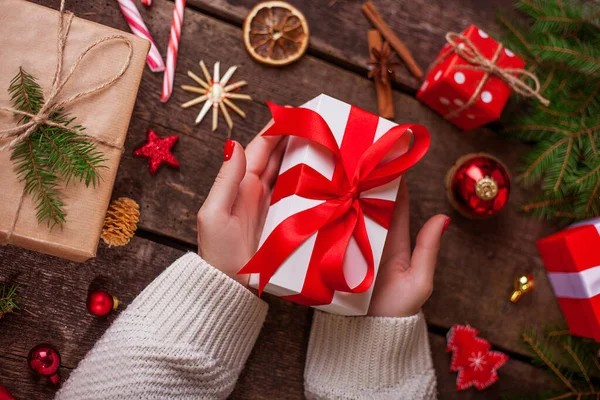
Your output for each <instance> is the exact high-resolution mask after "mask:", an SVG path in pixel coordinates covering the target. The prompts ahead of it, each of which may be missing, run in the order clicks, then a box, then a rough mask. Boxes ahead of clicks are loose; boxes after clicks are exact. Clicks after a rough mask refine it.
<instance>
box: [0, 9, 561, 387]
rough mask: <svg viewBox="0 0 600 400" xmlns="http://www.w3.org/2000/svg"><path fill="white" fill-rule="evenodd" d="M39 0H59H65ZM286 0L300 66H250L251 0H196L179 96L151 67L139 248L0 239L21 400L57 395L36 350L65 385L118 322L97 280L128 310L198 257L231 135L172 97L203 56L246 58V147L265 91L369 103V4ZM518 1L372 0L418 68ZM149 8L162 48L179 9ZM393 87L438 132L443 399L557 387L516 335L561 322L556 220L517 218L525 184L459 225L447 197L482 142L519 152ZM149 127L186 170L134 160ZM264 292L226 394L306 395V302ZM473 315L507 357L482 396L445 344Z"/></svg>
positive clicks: (137, 180) (140, 166)
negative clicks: (88, 256)
mask: <svg viewBox="0 0 600 400" xmlns="http://www.w3.org/2000/svg"><path fill="white" fill-rule="evenodd" d="M35 1H36V2H37V3H41V4H44V5H47V6H50V7H53V8H57V7H58V3H59V1H58V0H35ZM291 2H292V3H294V4H295V5H296V6H297V7H299V8H300V9H301V10H302V11H303V12H304V13H305V14H306V16H307V18H308V21H309V24H310V28H311V31H312V37H311V46H310V48H309V50H308V54H307V55H305V56H304V57H303V58H302V59H301V60H300V61H299V62H297V63H295V64H293V65H290V66H288V67H285V68H279V69H273V68H266V67H263V66H261V65H259V64H257V63H255V62H254V61H253V60H252V59H251V58H250V57H249V56H248V55H247V53H246V51H245V50H244V48H243V45H242V39H241V25H242V21H243V19H244V17H245V15H246V13H247V12H248V10H249V9H250V8H251V7H252V6H253V5H254V3H256V1H255V0H236V1H228V0H188V8H187V9H186V11H185V23H184V26H183V33H182V40H181V47H180V53H179V59H178V65H177V73H176V77H175V84H176V85H175V86H176V89H175V92H174V94H173V96H172V98H171V100H170V101H169V102H168V103H167V104H166V105H163V104H161V103H160V100H159V98H160V87H161V83H162V75H161V74H153V73H151V72H150V71H149V70H148V69H146V71H145V72H144V76H143V79H142V84H141V87H140V91H139V96H138V100H137V104H136V108H135V111H134V115H133V118H132V121H131V125H130V129H129V135H128V139H127V143H126V150H125V153H124V156H123V159H122V163H121V166H120V168H119V172H118V176H117V181H116V185H115V190H114V194H113V197H114V198H116V197H120V196H128V197H131V198H133V199H135V200H137V201H138V202H139V203H140V205H141V213H142V216H141V221H140V227H139V230H138V234H137V237H136V238H134V240H133V241H132V242H131V244H129V245H128V246H126V247H123V248H117V249H109V248H107V247H105V246H104V245H101V246H100V249H99V252H98V256H97V258H96V259H94V260H90V261H88V262H86V263H84V264H76V263H70V262H65V261H63V260H59V259H56V258H53V257H48V256H44V255H41V254H36V253H33V252H29V251H24V250H21V249H18V248H14V247H3V248H0V282H2V281H7V282H15V283H18V284H19V285H20V295H21V297H22V298H23V303H24V307H25V308H26V309H27V310H28V311H29V312H19V313H16V314H13V315H8V316H7V317H6V318H5V319H3V320H1V321H0V383H1V384H2V385H4V386H6V387H7V388H8V389H9V390H10V391H11V392H12V393H13V394H14V395H15V396H16V397H17V398H18V399H45V398H51V397H52V395H53V393H54V391H55V388H53V387H52V386H51V385H49V384H48V383H47V382H46V381H45V380H43V379H42V380H39V379H37V378H35V377H34V376H32V375H31V373H30V372H29V371H28V368H27V363H26V357H27V353H28V351H29V349H30V348H31V347H32V346H34V345H35V344H37V343H39V342H44V341H49V342H52V343H54V344H55V345H56V346H57V347H58V348H59V349H60V351H61V354H62V362H63V364H62V368H61V374H62V376H63V379H66V378H67V377H68V375H69V373H70V372H71V371H72V369H73V368H75V367H76V366H77V363H78V362H79V361H80V360H81V359H82V358H83V357H84V355H85V354H86V352H87V351H88V350H90V349H91V348H92V346H93V344H94V343H95V341H96V340H97V339H98V338H99V337H100V336H101V335H102V333H103V332H104V331H105V330H106V328H107V327H108V326H109V325H110V323H111V322H112V321H113V320H114V319H115V318H116V315H111V316H109V317H108V318H107V319H97V318H94V317H92V316H90V315H89V314H88V313H87V312H86V309H85V299H86V293H87V290H88V286H89V284H90V283H91V282H92V281H94V280H97V279H102V280H103V281H104V282H105V285H107V288H108V289H109V290H110V291H111V292H112V293H114V294H116V295H117V296H118V297H119V298H120V300H121V301H122V302H123V304H128V303H130V302H131V301H132V300H133V299H134V298H135V296H136V295H137V294H138V293H139V292H140V291H141V290H142V289H143V288H144V287H145V286H146V285H147V284H148V283H149V282H150V281H152V279H153V278H154V277H156V276H157V275H158V274H159V273H160V272H161V271H162V270H163V269H164V268H165V267H166V266H168V265H169V264H170V263H171V262H172V261H173V260H175V259H176V258H177V257H179V256H180V255H182V254H183V253H184V252H185V251H187V250H191V251H194V249H195V243H196V211H197V210H198V208H199V207H200V206H201V205H202V202H203V201H204V199H205V196H206V194H207V193H208V191H209V188H210V187H211V184H212V182H213V179H214V177H215V175H216V173H217V171H218V169H219V167H220V165H221V160H222V147H223V143H224V141H225V137H226V126H225V124H224V122H223V121H221V123H220V127H219V129H218V131H217V132H211V131H210V123H209V122H208V121H205V122H204V123H202V124H201V125H199V126H195V125H194V124H193V121H194V117H195V115H196V113H197V112H198V110H197V109H189V110H183V109H181V108H180V107H179V106H178V104H181V103H183V102H184V101H186V100H188V99H189V98H190V94H189V93H184V92H183V91H182V90H181V89H179V85H181V84H186V83H191V82H189V79H188V78H187V77H186V75H185V73H186V71H187V70H198V61H200V60H201V59H203V60H205V61H206V63H207V64H208V65H212V64H213V63H214V62H215V61H221V65H222V68H226V67H228V66H230V65H233V64H236V65H238V66H239V67H240V69H239V70H238V72H236V78H237V79H246V80H247V81H248V82H249V86H248V89H247V90H245V92H248V93H250V94H252V96H253V97H254V101H253V102H248V103H245V104H243V107H244V109H245V110H246V111H247V114H248V117H247V119H246V120H245V121H242V120H241V119H240V118H238V117H237V116H234V123H235V127H234V130H233V137H234V138H235V139H237V140H239V141H240V142H241V143H243V144H246V143H248V142H249V141H250V140H251V138H252V137H253V136H254V135H255V134H256V132H258V131H259V129H260V128H261V127H262V126H263V125H264V124H265V123H266V122H267V121H268V119H269V113H268V110H267V107H266V106H265V100H271V101H274V102H276V103H279V104H292V105H298V104H301V103H303V102H305V101H306V100H308V99H310V98H312V97H314V96H316V95H318V94H320V93H327V94H329V95H331V96H334V97H337V98H339V99H341V100H344V101H347V102H349V103H352V104H354V105H356V106H359V107H361V108H364V109H366V110H369V111H372V112H375V111H376V97H375V92H374V87H373V83H372V82H371V81H370V80H368V79H367V78H366V60H367V57H368V52H367V43H366V31H367V29H368V28H369V23H368V22H367V21H366V19H365V18H364V17H363V15H362V14H361V11H360V4H361V2H362V0H337V2H335V3H334V4H332V5H329V0H303V1H301V0H293V1H291ZM512 3H513V0H492V1H487V2H482V1H479V0H461V1H459V0H454V1H448V0H413V1H397V0H376V4H377V6H378V8H379V9H380V11H381V13H382V14H383V16H384V17H385V18H386V19H387V21H388V22H389V24H390V25H391V27H392V28H393V30H394V31H395V32H396V33H397V34H398V35H399V37H401V38H402V39H403V40H404V41H406V43H407V44H408V46H409V47H410V49H411V50H412V51H413V53H414V55H415V58H416V60H417V62H418V63H419V64H420V65H421V66H422V68H424V69H426V68H427V66H428V65H429V64H430V63H431V62H432V60H433V59H434V57H435V55H436V54H437V52H438V50H439V49H440V48H441V46H442V44H443V42H444V34H445V32H447V31H450V30H453V31H460V30H462V29H464V28H465V27H466V26H468V25H469V24H471V23H476V24H478V25H479V26H480V27H482V28H484V29H486V30H487V31H488V32H489V33H491V34H492V35H494V36H496V37H499V35H500V31H501V30H500V27H499V26H498V25H497V24H496V22H495V12H496V10H497V9H502V10H505V11H506V10H509V9H510V8H511V5H512ZM68 8H69V9H71V10H72V11H73V12H75V14H76V15H78V16H80V17H83V18H87V19H90V20H92V21H96V22H99V23H102V24H105V25H109V26H112V27H115V28H118V29H122V30H125V31H127V30H128V27H127V24H126V23H125V20H124V18H123V17H122V15H121V13H120V11H119V8H118V6H117V3H116V1H112V0H106V1H89V0H71V1H69V2H68ZM140 8H141V12H142V14H143V17H144V19H145V21H146V23H147V25H148V27H149V28H150V31H151V32H152V33H153V35H154V38H155V40H156V41H157V43H158V45H159V48H160V49H163V50H164V49H166V46H167V41H168V35H169V26H170V21H171V13H172V9H173V3H172V2H170V1H167V0H154V4H153V5H152V7H151V8H146V7H142V6H140ZM164 53H165V52H163V54H164ZM395 87H396V89H397V90H395V92H394V99H395V105H396V111H397V115H398V116H397V118H396V122H398V123H407V122H414V123H420V124H423V125H425V126H427V127H428V128H429V129H430V131H431V132H432V136H433V137H432V139H433V140H432V147H431V150H430V151H429V153H428V155H427V156H426V157H425V159H424V160H423V161H422V162H421V163H420V164H419V165H418V166H417V167H416V168H415V169H414V170H412V171H410V173H409V174H408V182H409V189H410V193H411V200H410V201H411V230H412V235H413V239H414V235H415V233H416V232H417V231H418V229H419V227H420V226H422V224H423V223H424V222H425V221H426V220H427V219H428V218H429V217H430V216H431V215H433V214H435V213H440V212H441V213H447V214H448V215H450V216H451V217H452V224H451V225H450V228H449V231H448V233H446V235H445V237H444V240H443V244H442V249H441V252H440V259H439V263H438V267H437V273H436V277H435V291H434V293H433V295H432V297H431V299H430V300H429V301H428V302H427V304H426V305H425V307H424V311H425V314H426V316H427V321H428V324H429V327H430V330H429V332H430V333H429V337H430V341H431V347H432V353H433V359H434V363H435V368H436V373H437V377H438V386H439V392H440V397H441V398H457V399H479V398H481V399H484V398H485V399H490V398H499V397H500V395H501V394H510V393H515V392H517V391H518V392H521V393H522V392H531V393H536V392H539V391H542V389H544V390H545V389H547V388H548V387H552V386H553V385H555V383H554V380H553V379H551V378H550V377H549V375H547V374H546V372H545V371H543V370H541V369H539V368H537V367H534V366H532V365H531V364H530V358H529V354H528V353H527V352H526V351H525V349H524V347H523V346H522V345H521V343H520V333H521V332H522V331H523V330H524V329H526V328H529V327H534V326H543V325H546V324H548V323H555V322H561V321H562V316H561V314H560V311H559V308H558V306H557V302H556V300H555V298H554V296H553V294H552V291H551V289H550V286H549V283H548V281H547V279H546V275H545V273H544V268H543V265H542V263H541V261H540V259H539V257H538V255H537V252H536V249H535V240H536V239H538V238H540V237H542V236H544V235H547V234H549V233H550V232H552V231H553V230H554V229H555V227H553V226H551V225H549V224H545V223H541V222H538V221H535V220H533V219H530V218H527V217H524V216H522V215H520V214H519V212H518V211H517V207H518V205H519V204H520V203H521V202H522V201H523V199H524V198H525V197H526V195H527V194H526V193H525V192H524V191H523V190H521V189H520V188H517V187H516V185H515V188H514V191H513V194H512V198H511V202H510V205H509V206H508V207H507V210H505V212H503V213H502V215H500V216H498V217H497V218H494V219H491V220H488V221H471V220H467V219H464V218H461V217H460V216H459V215H458V214H457V213H456V212H454V211H453V210H452V209H451V207H450V206H449V204H448V203H447V201H446V198H445V192H444V176H445V173H446V171H447V170H448V168H449V167H450V166H451V165H452V164H453V162H454V161H455V160H456V159H457V158H458V157H459V156H461V155H463V154H466V153H470V152H475V151H487V152H489V153H492V154H494V155H496V156H498V157H500V158H501V159H502V160H504V161H505V162H506V164H507V165H508V166H509V168H510V169H511V170H512V171H513V172H516V171H517V169H518V160H519V157H520V156H521V155H522V154H523V151H525V150H526V148H525V147H524V146H523V145H520V144H515V143H511V142H509V141H508V140H506V139H503V138H501V137H499V136H498V135H497V134H496V133H495V132H493V131H491V130H490V129H488V128H481V129H477V130H474V131H472V132H469V133H463V132H461V131H459V130H458V129H456V128H455V127H454V126H453V125H451V124H450V123H448V122H446V121H444V120H443V119H442V118H441V117H440V116H439V115H437V114H435V113H434V112H433V111H431V110H430V109H428V108H427V107H426V106H424V105H422V104H421V103H419V102H418V101H417V100H415V98H414V94H415V91H416V88H417V87H418V82H417V81H416V80H415V79H414V78H412V77H411V76H410V75H409V74H408V73H407V72H406V71H405V70H404V69H401V70H400V73H399V76H398V82H397V84H395ZM149 128H152V129H154V130H155V131H157V132H158V133H159V134H161V135H172V134H177V135H180V139H179V143H178V144H177V146H176V148H175V155H176V156H177V157H178V158H179V160H180V161H181V168H180V169H179V170H172V169H168V168H164V169H161V170H160V172H159V173H158V174H157V175H156V176H150V175H149V174H148V172H147V168H146V162H145V160H142V159H138V158H134V157H133V156H132V151H133V149H135V148H137V147H139V146H140V145H141V144H142V143H143V142H144V140H145V135H146V130H147V129H149ZM522 273H532V274H533V275H534V276H535V279H536V281H537V288H536V291H535V293H533V294H531V295H528V296H526V297H524V298H523V300H522V301H521V303H519V304H518V305H512V304H510V302H509V301H508V296H509V294H510V292H511V288H512V281H513V278H514V277H515V276H517V275H520V274H522ZM265 299H266V300H267V301H268V302H269V303H270V304H271V307H270V311H269V315H268V318H267V322H266V324H265V326H264V328H263V330H262V333H261V336H260V338H259V340H258V343H257V344H256V347H255V349H254V352H253V353H252V355H251V356H250V359H249V361H248V364H247V367H246V369H245V371H244V372H243V373H242V375H241V378H240V381H239V383H238V385H237V388H236V390H235V392H234V394H233V396H232V398H235V399H300V398H302V397H303V383H302V373H303V367H304V359H305V353H306V347H307V342H308V335H309V331H310V324H311V317H312V311H311V309H308V308H305V307H302V306H299V305H296V304H292V303H289V302H286V301H282V300H279V299H277V298H274V297H272V296H269V295H267V296H265ZM123 308H124V307H122V308H121V310H122V309H123ZM466 323H469V324H471V325H473V326H475V327H477V328H478V329H480V330H481V336H482V337H484V338H486V339H488V340H490V341H491V342H493V343H494V345H495V347H496V348H498V349H500V350H502V351H505V352H507V353H508V354H509V355H510V356H511V360H510V361H508V363H507V364H506V365H505V366H504V367H503V368H502V369H501V370H500V380H499V381H498V382H497V383H496V384H494V385H493V386H492V387H491V388H489V389H487V390H486V391H483V392H478V391H476V390H474V389H469V390H467V391H465V392H462V393H457V392H456V389H455V379H456V375H455V374H454V373H450V372H449V371H448V368H449V363H450V357H449V355H448V354H447V353H445V337H444V335H445V333H446V332H447V330H448V328H450V327H451V326H452V325H454V324H466Z"/></svg>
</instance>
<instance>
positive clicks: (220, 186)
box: [202, 139, 246, 214]
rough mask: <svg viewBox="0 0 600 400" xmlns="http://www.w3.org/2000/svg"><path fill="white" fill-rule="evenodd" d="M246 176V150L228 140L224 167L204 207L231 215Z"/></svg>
mask: <svg viewBox="0 0 600 400" xmlns="http://www.w3.org/2000/svg"><path fill="white" fill-rule="evenodd" d="M244 175H246V155H245V153H244V148H243V147H242V145H241V144H239V143H238V142H236V141H234V140H231V139H228V140H227V142H226V143H225V148H224V161H223V165H222V166H221V169H220V170H219V173H218V174H217V177H216V178H215V183H214V184H213V186H212V188H211V189H210V193H208V197H207V198H206V201H205V202H204V205H203V206H202V207H203V208H206V209H208V210H211V211H213V212H226V213H227V214H229V213H230V211H231V207H233V203H234V202H235V199H236V198H237V194H238V189H239V187H240V183H241V182H242V179H244Z"/></svg>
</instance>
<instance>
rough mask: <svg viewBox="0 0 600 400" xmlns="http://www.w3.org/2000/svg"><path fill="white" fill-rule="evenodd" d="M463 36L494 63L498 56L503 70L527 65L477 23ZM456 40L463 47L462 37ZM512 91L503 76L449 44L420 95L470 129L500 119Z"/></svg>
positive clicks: (424, 82)
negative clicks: (475, 62)
mask: <svg viewBox="0 0 600 400" xmlns="http://www.w3.org/2000/svg"><path fill="white" fill-rule="evenodd" d="M461 35H462V36H464V37H466V38H467V39H469V40H470V41H471V43H472V44H473V45H474V46H475V48H476V49H477V51H478V52H479V53H480V54H481V56H483V57H484V58H486V59H487V60H489V61H490V62H492V63H494V58H495V63H494V64H495V65H496V66H497V67H498V68H500V69H505V68H509V69H522V68H523V67H524V66H525V62H524V61H523V60H521V59H520V58H519V57H517V56H516V55H515V54H514V53H513V52H512V51H510V50H509V49H507V48H505V47H503V46H502V45H501V44H500V43H498V42H496V41H495V40H494V39H492V38H491V37H490V36H489V35H488V34H487V33H486V32H485V31H483V30H481V29H479V28H477V27H476V26H475V25H471V26H469V27H468V28H467V29H466V30H465V31H464V32H463V33H462V34H461ZM456 42H457V43H458V46H459V47H461V46H464V44H463V43H461V42H462V39H460V38H458V39H456ZM500 46H502V47H501V48H500V49H499V47H500ZM461 48H463V47H461ZM498 50H500V51H499V52H498ZM497 52H498V53H497ZM511 91H512V89H511V88H510V86H509V85H508V84H507V83H506V82H505V81H503V80H502V79H501V78H500V77H498V76H496V75H494V74H489V73H487V72H486V71H484V70H482V69H479V68H478V66H476V65H472V64H470V63H469V62H468V61H467V60H465V59H464V58H462V57H461V56H460V55H459V54H457V53H456V51H455V49H454V48H453V47H452V46H451V45H450V44H448V43H447V44H445V45H444V47H443V48H442V51H441V52H440V54H439V55H438V57H437V58H436V61H434V63H433V64H432V67H431V68H430V70H429V72H428V74H427V76H426V77H425V80H424V81H423V84H422V85H421V88H420V89H419V91H418V92H417V98H418V99H419V100H421V101H422V102H423V103H425V104H427V105H428V106H429V107H431V108H432V109H434V110H435V111H437V112H438V113H440V114H441V115H443V116H444V117H445V118H447V119H448V120H450V121H451V122H452V123H454V124H455V125H456V126H458V127H459V128H461V129H463V130H470V129H473V128H476V127H478V126H481V125H485V124H487V123H489V122H491V121H494V120H496V119H498V118H499V117H500V114H501V113H502V110H503V109H504V106H505V104H506V101H507V100H508V97H509V96H510V93H511ZM476 93H477V96H476V97H474V94H476ZM466 105H467V106H466ZM465 106H466V107H465Z"/></svg>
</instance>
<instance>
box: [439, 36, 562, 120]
mask: <svg viewBox="0 0 600 400" xmlns="http://www.w3.org/2000/svg"><path fill="white" fill-rule="evenodd" d="M457 39H460V42H458V41H457ZM446 41H447V42H448V44H449V45H450V46H451V47H452V49H451V50H449V51H448V52H446V54H444V55H443V56H442V57H440V58H439V59H438V60H437V61H436V62H435V63H434V64H433V65H432V67H431V68H434V67H435V66H437V65H439V64H441V63H442V61H444V60H445V59H446V58H447V57H448V56H449V55H450V54H453V53H456V54H458V55H459V56H460V57H461V58H463V59H464V60H465V61H466V62H468V63H469V64H468V65H457V66H455V68H457V69H468V70H474V71H484V72H485V74H484V76H483V78H482V79H481V81H480V82H479V85H477V88H476V89H475V92H474V93H473V95H472V96H471V98H470V99H469V101H467V102H466V103H465V104H463V105H462V106H460V107H459V108H457V109H455V110H453V111H450V112H449V113H448V114H446V115H444V118H446V119H451V118H455V117H457V116H458V115H459V114H460V113H461V112H462V111H464V110H466V109H467V108H469V107H471V106H472V105H473V104H474V103H475V101H477V98H478V97H479V95H480V94H481V91H482V90H483V86H484V85H485V83H486V82H487V81H488V79H489V78H490V77H491V76H496V77H498V78H500V79H502V80H503V81H504V82H506V84H507V85H509V86H510V87H511V88H512V89H513V90H514V91H515V92H517V93H519V94H521V95H523V96H525V97H535V98H536V99H538V100H539V101H540V103H542V104H543V105H545V106H548V105H549V104H550V101H549V100H548V99H546V98H545V97H543V96H542V95H541V94H540V88H541V85H540V81H539V79H538V78H537V76H535V74H533V73H532V72H529V71H527V70H525V69H521V68H501V67H499V66H498V65H497V62H498V58H499V57H500V54H501V51H502V49H503V46H502V44H499V45H498V48H497V49H496V52H495V53H494V56H493V57H492V58H491V59H487V58H486V57H485V56H484V55H483V54H481V52H480V51H479V49H478V48H477V47H476V46H475V45H474V44H473V42H472V41H471V40H470V39H469V38H468V37H466V36H464V35H461V34H459V33H455V32H448V33H447V34H446ZM526 78H529V79H531V80H532V81H533V86H531V85H530V84H528V82H527V81H526Z"/></svg>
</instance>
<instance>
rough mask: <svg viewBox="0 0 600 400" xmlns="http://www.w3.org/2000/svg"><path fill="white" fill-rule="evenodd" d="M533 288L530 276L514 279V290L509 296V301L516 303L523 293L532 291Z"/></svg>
mask: <svg viewBox="0 0 600 400" xmlns="http://www.w3.org/2000/svg"><path fill="white" fill-rule="evenodd" d="M534 287H535V280H534V279H533V276H532V275H523V276H519V277H518V278H516V279H515V284H514V290H513V292H512V295H511V296H510V301H512V302H513V303H516V302H518V301H519V300H520V299H521V296H522V295H524V294H525V293H529V292H531V291H533V288H534Z"/></svg>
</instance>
